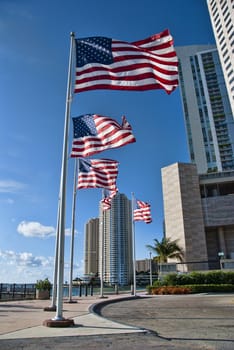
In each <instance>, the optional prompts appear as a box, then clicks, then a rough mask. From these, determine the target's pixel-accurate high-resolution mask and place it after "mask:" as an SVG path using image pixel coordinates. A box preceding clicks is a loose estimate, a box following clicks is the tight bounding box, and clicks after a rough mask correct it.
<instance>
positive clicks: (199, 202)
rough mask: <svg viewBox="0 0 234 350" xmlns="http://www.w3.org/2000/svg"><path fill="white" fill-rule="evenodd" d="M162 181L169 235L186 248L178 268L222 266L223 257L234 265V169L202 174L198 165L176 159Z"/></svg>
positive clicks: (217, 267) (213, 267)
mask: <svg viewBox="0 0 234 350" xmlns="http://www.w3.org/2000/svg"><path fill="white" fill-rule="evenodd" d="M162 185H163V200H164V215H165V231H166V237H170V238H171V239H173V240H174V239H178V244H179V245H180V246H181V247H182V248H183V249H184V251H185V259H184V263H183V264H178V265H177V267H178V268H177V270H179V271H184V272H186V271H195V270H208V269H219V268H220V261H219V259H220V257H221V258H222V260H223V267H224V268H225V267H228V266H229V267H233V266H231V265H230V264H233V258H234V215H233V212H234V171H230V172H222V173H211V174H204V175H198V174H197V170H196V165H194V164H185V163H175V164H172V165H170V166H167V167H165V168H163V169H162ZM170 262H172V260H170ZM225 264H226V265H228V266H225Z"/></svg>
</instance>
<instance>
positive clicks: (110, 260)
mask: <svg viewBox="0 0 234 350" xmlns="http://www.w3.org/2000/svg"><path fill="white" fill-rule="evenodd" d="M99 224H100V229H99V232H100V234H99V275H100V273H101V271H102V266H101V264H103V280H104V282H106V283H108V284H119V285H129V284H130V283H132V277H133V260H132V259H133V255H132V205H131V200H129V199H128V198H127V197H126V196H125V195H124V194H121V193H117V194H116V196H115V197H114V198H113V199H112V201H111V209H110V210H105V211H103V210H102V205H101V204H100V216H99ZM102 240H103V241H102ZM102 257H103V259H102Z"/></svg>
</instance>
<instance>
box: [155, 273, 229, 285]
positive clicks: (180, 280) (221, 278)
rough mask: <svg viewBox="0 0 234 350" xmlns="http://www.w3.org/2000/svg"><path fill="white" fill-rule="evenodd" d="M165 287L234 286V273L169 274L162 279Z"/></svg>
mask: <svg viewBox="0 0 234 350" xmlns="http://www.w3.org/2000/svg"><path fill="white" fill-rule="evenodd" d="M158 283H159V282H158V281H157V284H154V285H155V286H157V285H165V286H182V285H193V284H196V285H199V284H234V272H232V271H227V272H225V271H208V272H196V271H194V272H191V273H186V274H182V273H181V274H179V273H169V274H167V275H165V276H162V277H161V280H160V284H158Z"/></svg>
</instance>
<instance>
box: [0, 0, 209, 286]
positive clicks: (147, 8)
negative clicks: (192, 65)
mask: <svg viewBox="0 0 234 350" xmlns="http://www.w3.org/2000/svg"><path fill="white" fill-rule="evenodd" d="M166 28H168V29H169V30H170V32H171V34H172V36H173V38H174V45H175V48H176V46H185V45H194V44H213V43H214V37H213V33H212V29H211V24H210V20H209V15H208V10H207V5H206V1H205V0H189V1H188V0H164V1H161V0H145V1H144V2H143V1H142V0H134V1H133V0H119V1H118V2H112V1H109V0H99V1H95V0H86V1H80V0H66V1H64V0H61V1H55V0H51V1H47V0H41V1H36V0H21V1H18V0H0V42H1V46H0V77H1V79H0V122H1V124H0V125H1V127H0V159H1V161H0V282H5V283H6V282H9V283H12V282H16V283H29V282H32V283H33V282H35V281H36V280H37V279H40V278H45V277H49V278H50V279H51V280H52V277H53V270H54V250H55V230H56V221H57V207H58V194H59V184H60V172H61V161H62V146H63V128H64V113H65V97H66V87H67V70H68V56H69V46H70V32H72V31H74V32H75V35H76V37H86V36H96V35H97V36H107V37H110V38H114V39H120V40H124V41H130V42H131V41H137V40H140V39H144V38H147V37H149V36H150V35H152V34H156V33H159V32H161V31H163V30H164V29H166ZM85 113H98V114H101V115H106V116H109V117H112V118H114V119H116V120H118V121H119V122H121V116H122V115H125V116H126V118H127V120H128V121H129V122H130V124H131V125H132V128H133V133H134V135H135V137H136V140H137V142H136V143H134V144H130V145H127V146H125V147H122V148H119V149H115V150H108V151H105V152H102V153H100V154H99V155H97V157H96V158H111V159H116V160H118V161H119V162H120V165H119V175H118V180H117V185H118V188H119V192H121V193H125V194H126V195H127V196H128V198H129V199H131V193H132V192H134V194H135V197H136V198H138V199H140V200H143V201H148V202H149V203H150V204H151V210H152V218H153V222H152V223H151V224H149V225H147V224H145V223H143V222H137V223H135V231H136V258H137V259H144V258H148V257H149V252H148V250H147V249H146V247H145V246H146V244H152V243H153V239H154V238H158V239H161V237H162V234H163V200H162V182H161V168H162V167H165V166H167V165H169V164H172V163H174V162H188V161H189V157H188V151H187V141H186V136H185V128H184V120H183V112H182V104H181V98H180V91H179V88H177V89H176V90H175V91H174V92H173V93H172V94H171V95H167V94H166V92H164V91H163V90H151V91H145V92H127V91H108V90H96V91H95V90H94V91H90V92H83V93H80V94H76V95H74V99H73V103H72V110H71V116H72V117H73V116H78V115H81V114H85ZM69 140H70V141H69V147H70V144H71V140H72V124H71V123H70V137H69ZM69 149H70V148H69ZM73 166H74V159H69V160H68V181H67V210H66V228H67V229H66V239H65V272H64V279H65V280H69V269H70V267H69V262H70V236H69V231H70V227H71V211H72V210H71V207H72V186H73ZM100 199H101V190H100V189H87V190H79V191H78V192H77V202H76V235H75V244H74V270H73V277H76V276H80V275H82V273H83V258H84V256H83V251H84V249H83V247H84V225H85V223H86V222H87V221H88V219H90V218H92V217H97V216H98V205H99V201H100Z"/></svg>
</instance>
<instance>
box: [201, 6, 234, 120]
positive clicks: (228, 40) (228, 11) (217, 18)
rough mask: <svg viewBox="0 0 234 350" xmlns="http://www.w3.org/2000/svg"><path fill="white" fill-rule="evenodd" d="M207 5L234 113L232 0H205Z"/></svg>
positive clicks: (233, 11)
mask: <svg viewBox="0 0 234 350" xmlns="http://www.w3.org/2000/svg"><path fill="white" fill-rule="evenodd" d="M207 6H208V10H209V14H210V20H211V24H212V27H213V32H214V36H215V41H216V46H217V49H218V53H219V58H220V61H221V65H222V70H223V74H224V79H225V83H226V87H227V92H228V96H229V100H230V103H231V108H232V115H234V1H233V0H207Z"/></svg>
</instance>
